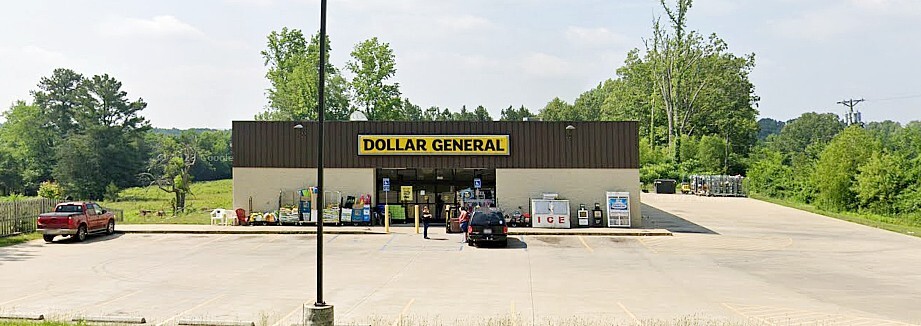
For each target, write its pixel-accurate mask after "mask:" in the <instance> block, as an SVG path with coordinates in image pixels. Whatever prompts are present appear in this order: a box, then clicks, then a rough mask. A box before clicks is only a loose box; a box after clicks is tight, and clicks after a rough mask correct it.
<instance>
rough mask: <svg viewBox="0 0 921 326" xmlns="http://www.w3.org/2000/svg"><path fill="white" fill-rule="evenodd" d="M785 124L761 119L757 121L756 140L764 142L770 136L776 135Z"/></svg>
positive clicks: (769, 119)
mask: <svg viewBox="0 0 921 326" xmlns="http://www.w3.org/2000/svg"><path fill="white" fill-rule="evenodd" d="M784 125H785V123H784V122H783V121H779V120H774V119H771V118H761V119H759V120H758V140H766V139H767V138H768V136H770V135H776V134H779V133H780V130H782V129H783V128H784Z"/></svg>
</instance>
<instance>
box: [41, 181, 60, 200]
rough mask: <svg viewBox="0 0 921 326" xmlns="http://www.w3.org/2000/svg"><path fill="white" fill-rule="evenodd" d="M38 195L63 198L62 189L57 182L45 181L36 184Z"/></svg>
mask: <svg viewBox="0 0 921 326" xmlns="http://www.w3.org/2000/svg"><path fill="white" fill-rule="evenodd" d="M38 196H39V197H43V198H48V199H64V190H63V189H61V185H59V184H57V183H54V182H52V181H45V182H42V184H41V185H39V186H38Z"/></svg>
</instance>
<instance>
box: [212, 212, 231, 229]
mask: <svg viewBox="0 0 921 326" xmlns="http://www.w3.org/2000/svg"><path fill="white" fill-rule="evenodd" d="M215 222H217V225H228V224H227V210H225V209H223V208H216V209H214V210H212V211H211V225H215Z"/></svg>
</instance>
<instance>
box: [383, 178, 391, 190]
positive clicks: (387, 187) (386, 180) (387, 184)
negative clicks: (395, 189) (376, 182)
mask: <svg viewBox="0 0 921 326" xmlns="http://www.w3.org/2000/svg"><path fill="white" fill-rule="evenodd" d="M384 192H390V178H384Z"/></svg>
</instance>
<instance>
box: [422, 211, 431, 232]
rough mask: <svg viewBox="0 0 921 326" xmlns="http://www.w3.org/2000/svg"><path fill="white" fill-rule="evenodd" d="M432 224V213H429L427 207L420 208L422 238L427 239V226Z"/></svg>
mask: <svg viewBox="0 0 921 326" xmlns="http://www.w3.org/2000/svg"><path fill="white" fill-rule="evenodd" d="M430 223H432V212H430V211H429V207H428V205H426V206H422V238H423V239H428V238H429V224H430Z"/></svg>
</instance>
